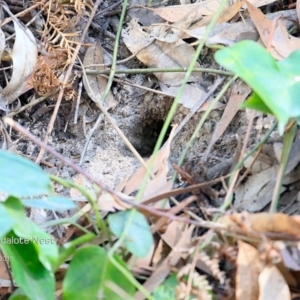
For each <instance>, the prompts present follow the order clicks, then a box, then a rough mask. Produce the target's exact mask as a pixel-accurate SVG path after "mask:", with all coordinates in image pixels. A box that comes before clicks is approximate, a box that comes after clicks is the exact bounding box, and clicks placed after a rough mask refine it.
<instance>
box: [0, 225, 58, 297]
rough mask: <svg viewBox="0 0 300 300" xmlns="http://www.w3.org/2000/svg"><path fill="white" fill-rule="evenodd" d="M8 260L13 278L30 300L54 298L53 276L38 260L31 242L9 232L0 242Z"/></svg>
mask: <svg viewBox="0 0 300 300" xmlns="http://www.w3.org/2000/svg"><path fill="white" fill-rule="evenodd" d="M0 247H1V250H2V251H3V253H4V254H5V256H6V257H7V258H8V259H9V260H10V265H11V268H12V275H13V278H14V280H15V281H16V282H17V283H18V285H19V287H21V288H22V290H23V291H24V293H25V294H26V295H27V296H28V297H29V298H30V299H31V300H54V299H55V277H54V274H53V273H52V272H51V271H48V270H47V269H46V268H45V267H44V266H43V265H42V264H41V262H40V260H39V257H38V255H37V253H36V249H35V247H34V245H33V243H32V242H30V241H28V243H27V241H25V240H24V239H21V238H20V237H18V236H17V235H16V234H15V233H14V232H12V231H11V232H9V233H8V234H7V235H6V236H5V237H4V238H2V239H1V243H0Z"/></svg>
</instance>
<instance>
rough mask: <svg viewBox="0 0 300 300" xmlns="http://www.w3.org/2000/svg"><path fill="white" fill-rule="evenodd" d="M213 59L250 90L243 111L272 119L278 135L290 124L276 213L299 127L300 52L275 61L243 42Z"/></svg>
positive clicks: (274, 203)
mask: <svg viewBox="0 0 300 300" xmlns="http://www.w3.org/2000/svg"><path fill="white" fill-rule="evenodd" d="M215 59H216V61H217V62H218V63H219V64H220V65H222V66H224V67H225V68H227V69H228V70H230V71H232V72H234V73H235V74H236V75H237V76H239V77H240V78H241V79H243V80H244V81H245V82H246V83H247V84H248V85H249V86H250V87H251V88H252V89H253V94H252V96H251V97H250V98H249V99H248V100H247V101H246V102H245V103H244V104H243V105H242V107H243V108H251V109H254V110H257V111H260V112H263V113H267V114H272V115H274V116H275V117H276V119H277V122H278V130H279V133H280V134H281V135H282V134H283V133H284V131H285V127H286V125H287V124H288V123H289V122H290V124H291V125H292V126H290V128H288V130H287V131H286V133H285V134H284V141H283V150H282V153H281V159H280V168H279V173H278V176H277V183H276V186H275V189H274V193H273V199H272V203H271V207H270V211H271V212H275V211H276V210H277V204H278V201H279V198H280V189H281V186H282V182H283V178H284V175H285V170H286V168H287V163H288V160H289V156H290V151H291V148H292V144H293V141H294V137H295V134H296V124H300V66H299V61H300V50H297V51H295V52H293V53H292V54H290V56H289V57H287V58H286V59H283V60H281V61H276V60H275V59H274V58H273V57H272V56H271V54H270V53H269V52H268V51H267V50H266V49H265V48H264V47H263V46H261V45H260V44H258V43H255V42H253V41H242V42H239V43H237V44H235V45H234V46H232V47H230V48H224V49H222V50H219V51H217V52H216V54H215Z"/></svg>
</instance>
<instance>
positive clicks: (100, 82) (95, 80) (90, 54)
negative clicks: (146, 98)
mask: <svg viewBox="0 0 300 300" xmlns="http://www.w3.org/2000/svg"><path fill="white" fill-rule="evenodd" d="M96 64H104V55H103V50H102V47H101V44H100V42H99V41H97V42H96V43H95V44H94V45H93V46H92V47H90V48H89V49H88V50H87V51H86V54H85V56H84V59H83V65H84V66H85V67H87V66H90V65H96ZM90 69H93V67H90ZM97 70H105V67H104V66H103V67H97ZM83 85H84V88H85V90H86V92H87V93H88V95H89V97H90V98H91V99H92V100H93V101H94V102H96V103H99V102H100V101H101V98H102V96H103V94H104V91H105V88H106V85H107V79H106V78H104V77H103V76H101V75H86V76H83ZM116 104H117V102H116V100H115V99H114V97H113V94H112V93H111V92H109V94H108V95H107V98H106V100H105V103H102V105H103V106H104V107H105V108H106V109H110V108H112V107H115V106H116Z"/></svg>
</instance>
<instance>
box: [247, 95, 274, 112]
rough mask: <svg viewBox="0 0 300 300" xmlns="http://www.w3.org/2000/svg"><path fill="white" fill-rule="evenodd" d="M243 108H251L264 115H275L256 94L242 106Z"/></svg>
mask: <svg viewBox="0 0 300 300" xmlns="http://www.w3.org/2000/svg"><path fill="white" fill-rule="evenodd" d="M241 108H251V109H255V110H257V111H260V112H262V113H266V114H271V115H273V113H272V111H271V110H270V109H269V107H268V106H267V105H266V104H265V103H264V102H263V100H262V99H261V98H260V97H259V96H258V95H257V94H256V93H255V92H254V93H253V94H252V95H251V96H250V97H249V98H248V99H247V100H246V101H245V102H244V103H243V104H242V105H241Z"/></svg>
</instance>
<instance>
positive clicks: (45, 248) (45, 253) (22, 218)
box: [3, 197, 58, 270]
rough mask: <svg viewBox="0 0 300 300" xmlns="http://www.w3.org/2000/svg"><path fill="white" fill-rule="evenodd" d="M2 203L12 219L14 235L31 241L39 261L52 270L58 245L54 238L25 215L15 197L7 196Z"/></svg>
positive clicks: (56, 256)
mask: <svg viewBox="0 0 300 300" xmlns="http://www.w3.org/2000/svg"><path fill="white" fill-rule="evenodd" d="M3 205H4V207H5V208H6V210H7V212H8V214H9V216H10V217H11V218H12V219H13V220H14V225H13V230H14V232H15V233H16V235H17V236H19V237H21V238H23V239H27V240H29V241H30V242H32V245H33V246H34V248H35V250H36V253H37V254H38V257H39V260H40V262H41V263H42V264H43V265H44V267H45V268H46V269H48V270H52V266H55V265H56V262H57V260H58V247H57V245H56V242H55V240H54V238H53V237H52V236H51V235H49V234H48V233H46V232H45V231H43V230H42V229H41V228H39V227H38V226H37V225H36V224H35V223H34V222H32V221H31V220H30V219H28V218H27V217H26V215H25V211H24V208H23V206H22V204H21V202H20V201H19V200H18V199H17V198H14V197H9V198H8V199H7V200H6V201H5V202H4V203H3Z"/></svg>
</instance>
